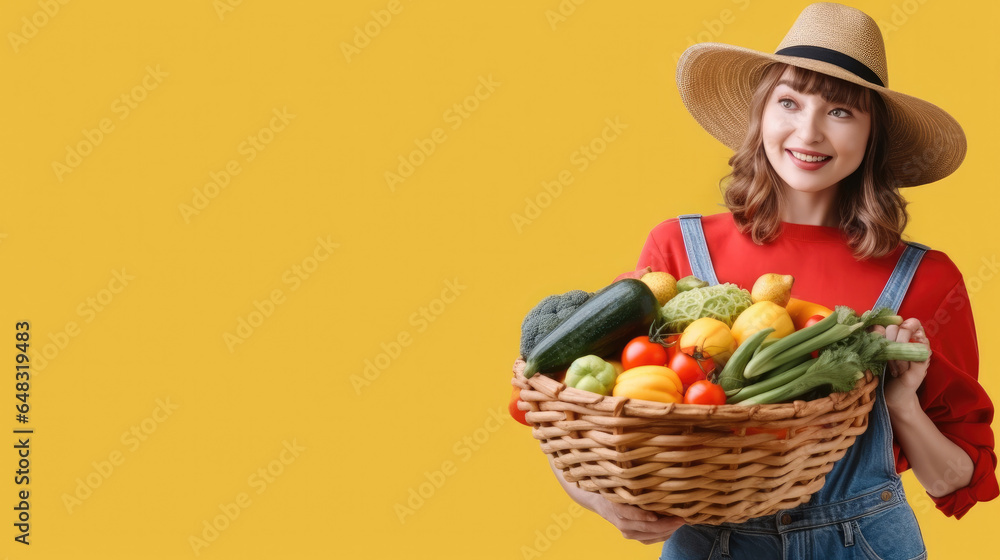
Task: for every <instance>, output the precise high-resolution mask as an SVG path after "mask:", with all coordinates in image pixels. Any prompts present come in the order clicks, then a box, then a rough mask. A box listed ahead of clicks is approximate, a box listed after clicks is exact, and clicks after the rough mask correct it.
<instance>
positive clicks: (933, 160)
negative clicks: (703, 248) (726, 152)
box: [677, 2, 966, 187]
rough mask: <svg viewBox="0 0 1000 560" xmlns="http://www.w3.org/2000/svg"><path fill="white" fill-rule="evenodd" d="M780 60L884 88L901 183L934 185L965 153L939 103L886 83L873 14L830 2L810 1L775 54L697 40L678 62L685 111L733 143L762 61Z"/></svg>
mask: <svg viewBox="0 0 1000 560" xmlns="http://www.w3.org/2000/svg"><path fill="white" fill-rule="evenodd" d="M774 62H783V63H786V64H790V65H793V66H798V67H800V68H806V69H808V70H814V71H816V72H820V73H822V74H827V75H830V76H833V77H836V78H840V79H842V80H846V81H848V82H851V83H854V84H858V85H860V86H863V87H866V88H869V89H872V90H874V91H877V92H878V93H879V94H881V96H882V99H884V100H885V102H886V105H887V106H888V109H889V115H890V121H891V122H890V123H889V136H888V137H889V139H890V146H889V151H888V154H889V165H890V166H891V167H892V169H893V171H894V172H895V175H896V178H897V180H898V185H897V186H900V187H912V186H917V185H923V184H927V183H932V182H934V181H937V180H939V179H942V178H944V177H947V176H948V175H949V174H951V173H952V172H953V171H955V169H957V168H958V166H959V165H960V164H961V163H962V159H963V158H964V157H965V147H966V143H965V133H964V132H963V131H962V127H961V126H960V125H959V124H958V122H956V121H955V119H954V118H952V117H951V115H949V114H948V113H946V112H945V111H944V110H942V109H941V108H939V107H937V106H935V105H933V104H931V103H928V102H926V101H923V100H920V99H917V98H916V97H911V96H909V95H906V94H903V93H899V92H896V91H893V90H891V89H889V72H888V69H887V68H886V61H885V44H884V43H883V41H882V33H881V31H880V30H879V27H878V24H877V23H875V20H873V19H872V18H870V17H869V16H868V15H866V14H864V13H863V12H861V11H859V10H856V9H854V8H850V7H847V6H843V5H841V4H833V3H827V2H823V3H818V4H812V5H810V6H807V7H806V9H805V10H803V11H802V13H801V14H800V15H799V17H798V19H797V20H795V24H794V25H792V28H791V30H790V31H789V32H788V34H787V35H785V38H784V40H783V41H781V44H780V45H778V48H777V50H776V51H775V53H774V54H770V53H763V52H757V51H753V50H750V49H745V48H742V47H736V46H732V45H724V44H720V43H701V44H698V45H694V46H692V47H690V48H688V49H687V50H686V51H684V54H683V55H681V58H680V60H679V62H678V63H677V87H678V88H679V89H680V93H681V99H682V100H683V101H684V105H685V106H686V107H687V109H688V111H689V112H690V113H691V114H692V115H693V116H694V118H695V119H696V120H697V121H698V122H699V123H700V124H701V126H703V127H704V128H705V130H707V131H708V132H709V133H710V134H712V136H715V137H716V138H717V139H719V141H721V142H722V143H723V144H725V145H726V146H728V147H730V148H732V149H734V150H735V149H737V148H738V147H739V146H740V145H741V144H742V143H743V139H744V136H745V135H746V131H747V127H748V119H749V111H750V98H751V96H752V95H753V92H754V90H755V89H756V85H757V83H758V82H759V81H760V78H761V76H762V75H763V71H764V69H765V67H767V66H768V65H770V64H772V63H774Z"/></svg>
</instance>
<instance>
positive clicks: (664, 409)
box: [511, 357, 878, 424]
mask: <svg viewBox="0 0 1000 560" xmlns="http://www.w3.org/2000/svg"><path fill="white" fill-rule="evenodd" d="M524 365H525V361H524V358H523V357H519V358H518V359H517V360H516V361H515V362H514V368H513V371H514V377H513V379H512V380H511V383H512V384H513V385H516V386H519V387H521V388H522V389H523V388H525V387H530V388H533V389H535V390H540V391H542V392H543V393H545V394H547V395H549V396H550V397H552V398H553V399H556V400H560V401H563V402H569V403H573V404H578V405H582V406H586V407H588V408H592V409H600V410H605V409H606V410H608V411H613V415H614V416H627V417H634V418H648V419H670V420H678V421H690V422H705V421H710V422H725V423H731V422H766V423H768V424H771V423H773V422H775V421H780V420H792V419H801V418H808V417H812V416H816V415H818V414H825V413H827V412H830V411H832V410H836V409H838V407H839V408H846V407H849V406H850V405H851V403H853V402H855V401H856V400H857V396H858V395H859V394H861V393H866V392H868V391H870V390H871V388H872V386H873V385H874V384H877V383H878V376H875V375H873V374H872V373H871V372H870V371H866V372H865V373H864V377H862V378H861V379H859V380H858V382H857V383H856V384H855V386H854V389H852V390H851V391H848V392H843V393H832V394H830V395H829V396H826V397H822V398H819V399H813V400H809V401H804V400H795V401H792V402H788V403H778V404H756V405H750V406H747V405H742V404H723V405H699V404H683V403H661V402H655V401H646V400H641V399H632V398H627V397H615V396H610V395H608V396H604V395H599V394H597V393H591V392H590V391H584V390H582V389H576V388H574V387H569V386H567V385H566V384H565V383H563V382H561V381H557V380H555V379H553V378H551V377H548V376H546V375H544V374H536V375H534V376H532V378H531V379H527V378H525V377H524V374H523V373H522V372H523V369H524Z"/></svg>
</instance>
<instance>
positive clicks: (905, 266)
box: [872, 241, 930, 313]
mask: <svg viewBox="0 0 1000 560" xmlns="http://www.w3.org/2000/svg"><path fill="white" fill-rule="evenodd" d="M928 249H930V247H928V246H927V245H921V244H920V243H913V242H910V241H907V242H906V249H904V250H903V254H902V255H901V256H900V257H899V260H898V261H897V262H896V268H894V269H893V271H892V274H891V275H890V276H889V281H888V282H886V284H885V288H883V289H882V294H881V295H880V296H879V297H878V300H877V301H876V302H875V306H874V307H872V309H878V308H880V307H888V308H890V309H892V311H893V312H894V313H895V312H897V311H899V306H900V304H902V303H903V296H905V295H906V289H907V288H909V287H910V281H911V280H913V274H914V273H915V272H916V271H917V266H919V265H920V260H921V259H923V258H924V253H926V252H927V250H928Z"/></svg>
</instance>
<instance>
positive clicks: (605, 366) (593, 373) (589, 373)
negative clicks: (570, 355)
mask: <svg viewBox="0 0 1000 560" xmlns="http://www.w3.org/2000/svg"><path fill="white" fill-rule="evenodd" d="M617 377H618V372H617V371H616V370H615V366H613V365H611V364H609V363H608V362H605V361H604V360H602V359H601V358H600V357H598V356H593V355H591V356H583V357H582V358H577V359H576V360H574V361H573V363H572V364H570V366H569V369H568V370H567V371H566V386H568V387H575V388H577V389H582V390H584V391H590V392H591V393H597V394H598V395H610V394H611V389H612V388H614V386H615V379H616V378H617Z"/></svg>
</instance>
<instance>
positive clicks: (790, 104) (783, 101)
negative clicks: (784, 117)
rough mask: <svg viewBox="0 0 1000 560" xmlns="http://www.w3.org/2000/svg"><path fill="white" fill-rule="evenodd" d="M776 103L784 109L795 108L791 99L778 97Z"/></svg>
mask: <svg viewBox="0 0 1000 560" xmlns="http://www.w3.org/2000/svg"><path fill="white" fill-rule="evenodd" d="M778 105H781V106H782V107H784V108H785V109H794V108H795V102H794V101H792V100H791V99H779V100H778Z"/></svg>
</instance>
